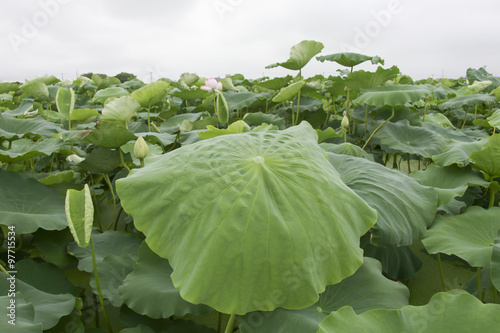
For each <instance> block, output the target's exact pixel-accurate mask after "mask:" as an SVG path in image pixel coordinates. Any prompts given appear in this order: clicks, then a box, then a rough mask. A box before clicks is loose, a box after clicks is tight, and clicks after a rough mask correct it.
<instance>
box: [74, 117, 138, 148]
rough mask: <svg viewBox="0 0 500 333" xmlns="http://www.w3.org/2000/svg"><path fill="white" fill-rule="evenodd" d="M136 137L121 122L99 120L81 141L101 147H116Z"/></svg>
mask: <svg viewBox="0 0 500 333" xmlns="http://www.w3.org/2000/svg"><path fill="white" fill-rule="evenodd" d="M136 139H137V137H136V136H135V135H134V134H133V133H132V132H130V131H129V130H128V129H126V128H125V126H123V125H122V124H116V123H113V122H109V121H101V122H99V125H98V126H97V128H96V129H94V130H93V131H91V132H89V133H88V134H87V135H86V136H85V139H84V140H83V141H85V142H90V143H93V144H94V145H97V146H100V147H103V148H118V147H121V146H122V145H124V144H126V143H127V142H129V141H131V140H136Z"/></svg>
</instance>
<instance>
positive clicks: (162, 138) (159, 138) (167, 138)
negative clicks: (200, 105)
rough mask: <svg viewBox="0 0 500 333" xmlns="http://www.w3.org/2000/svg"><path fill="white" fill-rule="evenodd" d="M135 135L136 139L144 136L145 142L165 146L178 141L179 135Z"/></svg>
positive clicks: (148, 133) (143, 133) (144, 133)
mask: <svg viewBox="0 0 500 333" xmlns="http://www.w3.org/2000/svg"><path fill="white" fill-rule="evenodd" d="M208 119H211V118H208ZM134 134H135V136H136V138H138V137H139V136H142V137H143V138H144V139H145V140H147V141H150V142H151V143H161V144H162V145H163V146H168V145H171V144H172V143H174V142H175V140H176V139H177V135H175V134H169V133H156V132H139V133H134Z"/></svg>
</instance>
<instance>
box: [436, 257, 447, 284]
mask: <svg viewBox="0 0 500 333" xmlns="http://www.w3.org/2000/svg"><path fill="white" fill-rule="evenodd" d="M437 261H438V266H439V275H441V285H442V286H443V291H446V290H447V289H446V283H444V272H443V264H442V263H441V255H440V254H439V253H438V254H437Z"/></svg>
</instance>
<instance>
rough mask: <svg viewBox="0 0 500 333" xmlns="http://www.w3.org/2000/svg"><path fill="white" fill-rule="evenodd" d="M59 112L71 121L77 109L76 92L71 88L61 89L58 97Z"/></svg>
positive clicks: (58, 91)
mask: <svg viewBox="0 0 500 333" xmlns="http://www.w3.org/2000/svg"><path fill="white" fill-rule="evenodd" d="M56 105H57V110H58V111H59V113H60V114H62V116H63V117H64V118H66V119H69V118H70V116H71V113H72V112H73V109H74V108H75V92H74V91H73V89H71V88H69V89H66V88H59V90H57V95H56Z"/></svg>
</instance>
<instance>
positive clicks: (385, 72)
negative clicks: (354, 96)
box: [345, 66, 399, 91]
mask: <svg viewBox="0 0 500 333" xmlns="http://www.w3.org/2000/svg"><path fill="white" fill-rule="evenodd" d="M398 74H399V69H398V68H397V67H396V66H393V67H391V68H389V69H384V68H382V67H380V66H379V67H378V68H377V71H376V72H366V71H362V70H359V71H354V72H351V73H349V74H347V77H346V79H345V82H346V85H347V86H348V87H349V88H350V89H352V90H355V91H360V90H361V89H368V88H374V87H379V86H382V85H384V84H385V83H386V82H387V81H389V80H394V79H395V78H396V77H397V75H398Z"/></svg>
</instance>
